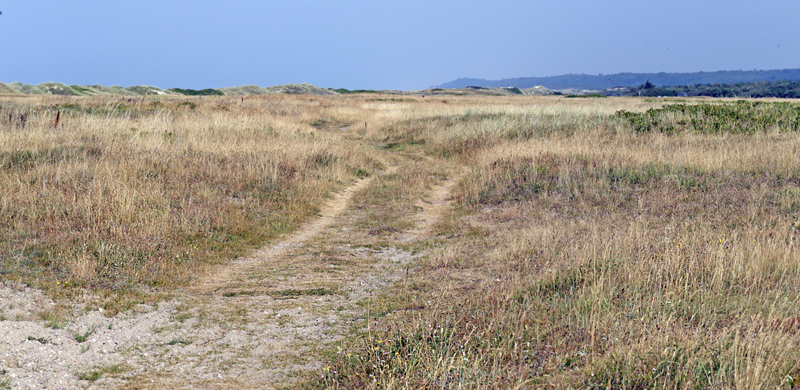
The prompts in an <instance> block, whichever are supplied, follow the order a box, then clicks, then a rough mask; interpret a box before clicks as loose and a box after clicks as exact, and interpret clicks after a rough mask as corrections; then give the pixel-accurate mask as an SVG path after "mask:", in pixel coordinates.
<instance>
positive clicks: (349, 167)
mask: <svg viewBox="0 0 800 390" xmlns="http://www.w3.org/2000/svg"><path fill="white" fill-rule="evenodd" d="M348 104H350V103H349V102H344V101H341V102H337V101H334V102H331V101H325V102H323V101H321V100H319V99H313V98H285V97H282V96H274V97H269V98H249V99H247V100H245V101H244V102H240V101H237V100H232V99H231V100H226V99H187V100H142V99H139V100H124V99H108V98H73V99H65V98H52V99H50V100H48V99H46V98H41V99H29V98H19V99H16V100H14V101H11V102H8V101H6V102H4V103H3V104H2V111H3V117H4V120H3V121H1V122H0V164H2V166H0V188H1V189H2V193H3V197H2V200H1V201H0V221H2V222H1V223H0V237H2V240H0V242H2V246H3V252H4V253H5V254H6V255H4V261H3V264H2V267H3V270H4V272H6V273H10V274H12V275H15V276H16V277H21V278H23V279H25V280H28V281H32V282H41V283H42V285H47V284H51V283H55V282H56V281H60V282H68V283H79V284H83V285H87V286H95V287H105V288H114V289H116V288H119V287H125V286H128V287H135V286H137V285H142V284H147V285H164V286H168V287H175V286H179V285H181V284H182V283H186V282H187V281H188V280H190V279H191V278H192V276H193V275H195V274H196V273H198V272H204V271H203V270H204V267H205V265H207V264H213V263H216V262H219V261H221V260H224V259H227V258H231V257H233V256H235V255H237V254H240V253H243V251H245V250H247V249H248V248H254V247H258V246H260V245H261V244H263V243H264V242H265V241H266V240H269V239H271V238H273V237H275V236H276V235H279V234H282V233H284V232H287V231H290V230H292V229H293V228H294V227H295V226H297V225H298V224H299V223H301V222H302V221H304V220H305V219H307V218H308V217H309V216H311V215H313V214H314V212H315V207H316V206H317V205H319V204H320V203H321V201H322V199H323V198H324V197H325V196H326V195H327V194H329V193H331V192H332V191H334V190H336V189H337V188H341V187H342V186H343V185H344V184H347V183H348V182H350V181H351V180H353V179H354V178H355V177H356V176H358V175H368V174H369V173H370V172H372V171H374V170H375V169H377V168H379V167H380V164H379V163H378V162H377V161H376V160H375V159H374V158H373V157H371V154H372V153H371V152H370V151H369V150H366V149H364V148H363V147H362V145H361V144H360V143H359V142H358V141H355V140H351V139H348V138H353V137H348V134H349V133H348V132H343V131H341V130H340V129H318V128H315V127H313V126H312V123H313V122H314V120H315V119H316V118H319V117H326V116H333V117H336V118H337V120H339V121H342V122H350V121H354V120H355V119H356V117H355V116H353V115H339V114H338V112H337V110H339V109H340V108H342V107H341V106H347V105H348ZM58 112H61V118H60V122H61V123H60V125H59V127H58V128H54V127H53V120H54V119H53V118H55V117H56V115H58ZM368 114H369V113H368V112H366V111H364V112H362V115H368ZM20 115H26V116H27V120H26V123H25V124H24V127H23V126H22V124H21V123H20V120H19V117H20ZM9 118H10V120H9ZM361 119H363V116H362V117H358V120H359V121H360V120H361Z"/></svg>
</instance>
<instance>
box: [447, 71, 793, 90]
mask: <svg viewBox="0 0 800 390" xmlns="http://www.w3.org/2000/svg"><path fill="white" fill-rule="evenodd" d="M777 80H800V69H782V70H721V71H717V72H694V73H664V72H661V73H616V74H606V75H604V74H599V75H588V74H567V75H561V76H549V77H518V78H512V79H502V80H484V79H471V78H461V79H458V80H455V81H451V82H448V83H444V84H442V85H439V86H438V87H439V88H464V87H468V86H479V87H517V88H522V89H524V88H532V87H535V86H538V85H541V86H544V87H547V88H549V89H556V90H558V89H590V90H601V89H607V88H612V87H633V86H637V85H641V84H644V83H645V82H647V81H650V82H651V83H653V84H655V85H658V86H673V85H696V84H732V83H749V82H754V81H777Z"/></svg>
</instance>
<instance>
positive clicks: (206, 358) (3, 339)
mask: <svg viewBox="0 0 800 390" xmlns="http://www.w3.org/2000/svg"><path fill="white" fill-rule="evenodd" d="M372 181H373V179H363V180H360V181H358V182H356V183H355V184H353V185H352V186H350V187H349V188H347V189H346V190H344V191H342V192H341V193H339V194H337V195H336V196H335V197H333V198H332V199H330V201H329V202H327V203H326V204H325V205H324V206H323V207H322V208H321V210H322V212H321V214H320V216H319V217H318V218H316V219H315V220H313V221H311V222H310V223H308V224H307V225H306V226H304V227H302V228H301V229H299V230H298V231H296V232H295V233H294V234H292V235H290V236H289V237H286V238H285V239H283V240H282V241H280V242H278V243H277V244H274V245H270V246H268V247H266V248H264V249H262V250H259V251H257V252H255V253H253V254H251V255H250V256H248V257H247V258H242V259H237V260H235V261H233V262H231V264H230V265H229V266H227V267H225V268H223V269H221V270H219V272H216V273H215V274H213V275H209V276H207V277H205V278H203V279H202V280H200V282H199V283H197V284H195V285H194V286H192V287H191V288H189V289H187V291H185V292H178V293H176V294H174V298H171V299H170V300H168V301H162V302H160V303H158V304H157V305H153V306H148V305H140V306H138V307H136V308H134V309H133V310H131V311H129V312H126V313H121V314H118V315H116V316H113V317H107V316H106V315H105V313H102V312H101V311H100V310H89V309H87V308H88V307H92V306H91V305H89V304H88V302H92V300H93V297H89V296H87V297H85V299H81V300H79V302H76V303H75V305H74V307H73V308H72V309H71V312H69V313H66V314H64V313H62V316H63V317H64V318H67V319H66V320H64V321H58V320H55V321H54V320H53V319H52V318H48V317H47V316H46V315H42V313H45V314H46V313H47V312H48V310H49V308H56V307H58V305H57V304H56V303H55V302H53V301H51V300H50V299H49V298H47V297H45V296H44V295H42V294H41V293H40V292H38V291H36V290H34V289H31V288H26V287H24V286H20V285H12V284H5V285H0V319H2V320H1V321H0V388H2V387H9V388H13V389H43V388H47V389H73V388H259V389H263V388H272V387H275V386H284V385H287V384H291V381H292V380H293V379H294V378H296V377H297V376H298V375H299V374H300V373H303V372H308V371H309V370H310V371H313V370H319V369H320V368H321V367H320V363H319V351H320V350H321V349H324V348H325V345H328V344H329V343H331V342H334V341H336V340H340V339H341V338H342V337H346V336H347V335H348V334H350V333H351V332H352V330H353V328H354V327H363V326H364V322H365V315H366V314H365V309H363V308H362V306H363V305H359V302H364V300H365V299H368V298H369V297H370V296H372V294H374V293H375V292H376V291H378V290H379V289H380V288H382V287H384V286H386V285H387V284H388V283H392V282H394V281H397V280H399V279H400V278H402V277H403V275H404V274H405V271H404V269H405V265H406V264H407V263H409V262H410V261H412V260H413V256H412V255H411V254H410V253H408V252H405V251H403V250H402V249H400V248H398V247H391V246H390V247H374V246H369V245H355V244H354V243H352V242H350V241H349V240H348V239H347V234H348V232H349V231H351V230H352V229H353V226H355V224H356V223H357V222H358V221H359V219H360V218H364V216H363V215H360V214H359V211H358V210H354V209H352V208H349V207H348V205H349V203H350V200H351V198H352V197H353V195H354V194H355V193H357V192H358V191H361V190H363V189H365V188H367V187H368V186H369V185H370V184H371V183H372ZM455 182H456V179H455V178H453V179H451V180H446V181H444V182H443V183H442V184H441V185H439V186H436V187H434V188H432V189H431V191H430V193H429V194H428V196H427V197H426V198H425V199H423V200H420V201H419V202H418V203H417V205H418V207H419V209H420V210H421V211H420V213H419V215H418V216H417V221H418V223H417V226H416V227H415V228H413V229H411V230H409V231H406V232H400V233H399V234H398V236H397V237H396V242H398V243H401V242H407V241H410V240H414V239H417V238H420V237H423V236H424V235H425V234H426V233H427V231H428V229H429V228H430V227H431V226H432V225H433V224H434V223H435V221H436V220H437V219H438V218H439V216H440V215H441V214H442V212H443V210H444V209H445V208H446V207H447V205H448V200H447V199H448V197H449V193H450V190H451V188H452V186H453V184H454V183H455ZM53 310H55V309H53ZM43 317H44V318H45V319H42V318H43Z"/></svg>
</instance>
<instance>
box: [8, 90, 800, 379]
mask: <svg viewBox="0 0 800 390" xmlns="http://www.w3.org/2000/svg"><path fill="white" fill-rule="evenodd" d="M663 104H664V102H663V101H647V100H639V99H612V98H609V99H560V98H557V97H491V98H488V97H451V96H450V97H439V96H437V97H435V98H431V97H427V98H425V99H422V98H415V97H409V98H407V99H404V100H403V101H386V100H379V99H376V95H371V96H358V95H355V96H354V95H347V96H339V97H330V98H320V97H298V96H291V97H289V96H280V95H275V96H269V97H261V98H248V99H245V101H244V102H242V101H241V100H236V99H226V98H224V97H223V98H203V99H185V100H165V99H162V100H158V99H155V100H151V99H144V100H143V99H138V100H131V101H129V100H121V99H116V100H114V99H109V98H88V99H86V98H60V97H37V98H26V97H18V98H17V97H15V98H13V101H11V100H8V101H4V102H3V103H2V108H1V109H0V111H2V112H0V164H2V167H0V190H2V194H3V196H2V199H1V200H0V249H1V250H2V251H3V258H2V265H0V267H2V271H3V273H5V274H6V277H15V278H21V279H23V280H26V281H29V282H30V283H34V284H38V285H40V286H45V287H47V288H49V289H51V291H52V290H53V286H56V283H57V282H63V281H67V282H68V283H69V284H78V285H83V286H90V287H93V288H99V289H118V288H120V287H130V288H132V289H134V290H135V289H137V288H138V286H145V285H151V286H163V287H167V288H175V287H181V286H185V285H186V284H187V283H190V282H191V280H193V278H195V277H196V275H197V274H199V273H207V272H209V270H212V269H214V267H215V266H217V265H218V264H220V263H223V262H224V261H225V260H226V259H230V258H232V257H233V256H236V255H238V254H241V253H244V252H245V251H247V250H249V249H250V248H255V247H258V246H260V245H262V244H263V243H265V242H267V241H268V240H271V239H274V238H275V237H277V236H279V235H281V234H283V233H285V232H288V231H290V230H292V229H293V228H295V227H296V226H298V225H299V224H301V223H302V222H303V221H305V220H307V219H309V218H310V217H311V216H312V215H314V213H315V209H316V207H319V205H320V204H322V203H323V200H324V198H325V197H326V196H328V195H329V194H330V193H332V192H334V191H336V190H337V189H340V188H342V187H344V186H345V185H346V184H348V183H350V182H352V180H353V179H354V178H355V177H357V176H363V175H370V174H373V173H375V172H377V171H379V170H382V171H383V173H384V174H383V175H381V178H380V180H375V181H374V183H375V184H374V185H372V186H371V187H369V188H367V189H365V190H364V191H361V192H359V193H358V194H355V196H354V197H353V200H352V206H351V207H353V208H356V209H358V210H359V214H360V215H366V217H363V218H362V219H359V220H358V221H356V222H354V227H355V228H354V229H350V230H348V231H347V233H346V234H345V233H342V234H343V235H342V237H340V240H341V241H342V242H348V243H352V244H353V245H363V246H370V247H375V248H389V249H391V248H394V249H397V250H402V251H404V253H414V254H422V256H421V257H419V258H418V260H417V262H416V263H415V264H414V265H413V266H411V268H410V270H409V273H408V276H407V277H406V278H403V280H402V281H400V282H397V283H396V284H395V285H394V286H392V287H391V288H390V289H389V290H388V291H387V292H386V294H384V295H383V296H382V297H379V298H377V299H374V300H367V301H365V306H366V310H367V311H368V313H369V314H368V317H369V318H368V324H369V325H368V326H367V327H366V332H364V333H357V334H355V335H354V337H352V338H351V339H349V340H348V341H346V342H344V343H343V344H342V345H341V346H342V347H343V349H342V350H341V351H340V352H339V353H336V352H332V353H331V355H330V357H329V364H330V366H327V367H326V368H325V369H324V370H323V372H322V373H320V374H322V375H321V376H322V379H320V380H319V381H312V382H310V383H309V385H313V386H320V387H334V388H538V387H550V388H578V387H580V388H761V387H770V388H775V387H786V388H792V387H797V386H798V383H800V380H798V378H800V366H799V365H798V362H797V356H798V355H800V343H799V341H800V340H799V339H798V337H800V328H798V325H797V324H798V322H800V321H798V318H800V301H798V299H797V297H798V295H799V294H800V290H798V283H797V281H798V277H800V262H798V260H797V259H798V258H800V256H798V255H800V254H799V253H798V244H797V242H798V228H800V221H799V220H798V214H800V189H799V187H798V186H799V185H800V155H798V151H800V135H798V133H797V132H791V131H787V129H782V128H771V129H770V130H769V131H768V132H766V133H756V134H750V135H744V134H728V133H720V134H695V133H690V132H678V133H676V134H671V135H667V134H662V133H637V132H635V131H633V130H632V129H631V128H630V127H629V125H628V124H627V123H626V122H624V121H623V120H621V119H619V118H617V117H615V116H614V113H615V112H617V111H618V110H623V109H624V110H627V111H633V112H640V111H643V110H646V109H649V108H657V107H660V106H661V105H663ZM59 111H60V112H61V117H60V120H59V125H58V127H57V128H54V126H53V124H54V120H55V117H56V115H57V112H59ZM9 114H10V117H9V116H8V115H9ZM20 115H26V116H25V120H24V122H25V123H24V128H23V126H22V122H23V121H22V120H21V116H20ZM393 167H394V168H393ZM465 167H466V168H468V169H467V173H466V174H464V175H463V177H462V178H461V179H460V180H459V182H458V184H457V185H455V186H454V187H453V188H454V190H453V193H452V198H453V200H454V202H453V204H454V206H453V207H452V208H451V209H449V211H448V212H447V213H446V214H445V215H444V216H443V218H442V219H440V220H439V222H438V223H436V224H434V225H433V226H431V227H430V230H425V231H427V232H429V235H428V236H427V237H419V236H418V235H408V234H405V232H409V231H416V230H415V226H416V225H417V224H418V223H419V221H418V220H417V217H416V216H415V213H418V212H419V211H420V210H419V209H420V206H419V204H420V203H419V199H420V198H423V199H424V198H425V196H426V194H427V192H426V191H428V192H429V191H432V188H434V187H436V186H438V185H440V184H441V183H442V182H443V181H445V180H446V179H448V178H449V179H451V180H452V178H453V177H454V175H453V174H454V173H455V172H462V171H464V168H465ZM409 237H411V238H409ZM327 239H328V240H330V241H331V242H334V243H336V242H340V241H338V240H337V238H336V237H329V238H327ZM366 268H368V267H366V266H365V269H366ZM337 272H339V271H338V270H337ZM365 272H366V271H365ZM59 288H60V287H59ZM59 291H60V290H59ZM287 291H295V290H287ZM114 299H115V298H114V297H110V298H109V300H111V301H113V300H114ZM118 305H119V306H121V307H123V308H124V305H125V302H119V303H118ZM318 378H319V377H318Z"/></svg>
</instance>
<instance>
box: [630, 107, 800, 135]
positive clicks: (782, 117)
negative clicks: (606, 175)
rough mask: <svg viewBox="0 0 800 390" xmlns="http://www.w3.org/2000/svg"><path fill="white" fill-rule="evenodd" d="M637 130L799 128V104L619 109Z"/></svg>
mask: <svg viewBox="0 0 800 390" xmlns="http://www.w3.org/2000/svg"><path fill="white" fill-rule="evenodd" d="M615 115H616V116H617V117H618V118H621V119H622V120H623V121H625V122H627V123H629V124H630V125H631V127H632V128H633V129H634V131H636V132H640V133H644V132H661V133H667V134H670V133H680V132H686V131H688V132H694V133H706V134H713V133H738V134H753V133H758V132H765V131H767V130H769V129H773V128H774V129H779V130H782V131H798V130H800V105H798V104H796V103H787V102H758V101H756V102H753V101H744V100H741V101H737V102H735V103H731V104H708V103H702V104H693V105H689V104H669V105H666V106H664V107H661V108H651V109H649V110H647V111H645V112H643V113H637V112H630V111H625V110H622V111H618V112H617V113H616V114H615Z"/></svg>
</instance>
